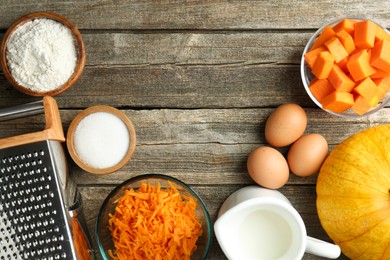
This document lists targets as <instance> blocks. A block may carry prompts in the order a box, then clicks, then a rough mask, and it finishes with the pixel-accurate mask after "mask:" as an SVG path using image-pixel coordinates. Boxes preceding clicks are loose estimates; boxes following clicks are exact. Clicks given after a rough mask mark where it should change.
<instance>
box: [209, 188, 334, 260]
mask: <svg viewBox="0 0 390 260" xmlns="http://www.w3.org/2000/svg"><path fill="white" fill-rule="evenodd" d="M214 231H215V235H216V237H217V240H218V242H219V244H220V246H221V248H222V250H223V252H224V253H225V255H226V256H227V258H229V259H230V260H236V259H237V260H242V259H245V260H252V259H262V260H268V259H269V260H271V259H272V260H274V259H279V260H294V259H297V260H298V259H301V258H302V257H303V255H304V253H305V252H307V253H310V254H314V255H318V256H322V257H327V258H338V257H339V256H340V254H341V250H340V247H339V246H337V245H335V244H331V243H328V242H325V241H321V240H318V239H315V238H312V237H309V236H307V234H306V227H305V224H304V223H303V220H302V218H301V216H300V215H299V213H298V212H297V211H296V210H295V208H294V207H293V206H292V205H291V203H290V202H289V201H288V199H287V198H286V197H285V196H284V195H283V194H282V193H280V192H279V191H276V190H269V189H264V188H261V187H259V186H248V187H245V188H242V189H240V190H238V191H236V192H234V193H232V194H231V195H230V196H229V197H228V198H227V199H226V200H225V202H224V203H223V204H222V206H221V208H220V210H219V213H218V219H217V221H216V222H215V224H214Z"/></svg>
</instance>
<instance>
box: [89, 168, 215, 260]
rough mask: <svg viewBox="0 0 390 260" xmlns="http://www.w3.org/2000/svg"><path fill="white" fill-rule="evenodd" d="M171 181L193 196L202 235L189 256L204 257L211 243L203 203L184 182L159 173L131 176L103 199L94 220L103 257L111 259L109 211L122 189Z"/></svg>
mask: <svg viewBox="0 0 390 260" xmlns="http://www.w3.org/2000/svg"><path fill="white" fill-rule="evenodd" d="M169 182H171V183H172V184H173V185H174V186H175V187H176V188H177V190H178V191H179V192H180V194H182V195H185V196H189V197H191V198H193V199H194V200H195V202H196V205H197V207H196V214H197V216H198V217H199V220H200V221H201V223H202V235H201V236H200V237H199V238H198V241H197V242H196V245H197V249H196V250H195V252H194V253H193V255H192V256H191V259H206V256H207V254H208V251H209V249H210V245H211V237H212V228H211V220H210V215H209V213H208V211H207V209H206V206H205V204H204V203H203V201H202V199H201V198H200V197H199V195H198V194H197V193H196V192H195V191H194V190H192V189H191V188H190V187H189V186H188V185H186V184H185V183H184V182H182V181H180V180H178V179H176V178H173V177H170V176H167V175H161V174H145V175H140V176H136V177H133V178H131V179H129V180H127V181H124V182H123V183H122V184H120V185H118V186H117V187H116V188H115V189H114V190H113V191H111V193H110V194H109V195H108V196H107V198H106V199H105V200H104V202H103V204H102V206H101V208H100V211H99V215H98V218H97V222H96V230H95V234H96V241H97V245H98V247H99V252H100V254H101V256H102V257H103V259H111V257H110V255H109V253H108V250H110V249H111V250H113V249H114V244H113V241H112V237H111V233H110V230H109V228H108V220H109V213H114V211H115V207H116V201H117V200H118V199H119V198H120V197H122V196H123V194H124V191H125V190H127V189H130V188H133V189H134V190H137V189H138V188H139V187H140V185H141V184H142V183H146V184H152V185H157V184H158V183H160V185H161V188H165V187H169Z"/></svg>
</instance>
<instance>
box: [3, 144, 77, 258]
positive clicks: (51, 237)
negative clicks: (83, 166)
mask: <svg viewBox="0 0 390 260" xmlns="http://www.w3.org/2000/svg"><path fill="white" fill-rule="evenodd" d="M49 142H50V141H48V140H45V141H40V142H35V143H31V144H24V145H19V146H14V147H9V148H5V149H0V260H5V259H76V256H75V251H74V246H73V242H72V235H71V231H70V227H69V222H68V219H67V214H68V212H67V210H66V209H65V207H64V206H63V205H64V198H63V195H62V193H61V190H62V188H61V185H62V184H61V179H60V178H58V173H57V169H56V167H55V162H54V161H53V151H52V149H51V147H50V143H49Z"/></svg>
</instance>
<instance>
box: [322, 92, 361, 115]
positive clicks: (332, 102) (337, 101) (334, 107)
mask: <svg viewBox="0 0 390 260" xmlns="http://www.w3.org/2000/svg"><path fill="white" fill-rule="evenodd" d="M353 103H354V99H353V95H352V94H351V93H349V92H339V91H334V92H332V93H330V94H329V95H327V96H326V97H324V98H323V99H322V102H321V104H322V107H323V108H324V109H326V110H330V111H333V112H336V113H343V112H344V111H345V110H347V109H348V108H350V107H352V105H353Z"/></svg>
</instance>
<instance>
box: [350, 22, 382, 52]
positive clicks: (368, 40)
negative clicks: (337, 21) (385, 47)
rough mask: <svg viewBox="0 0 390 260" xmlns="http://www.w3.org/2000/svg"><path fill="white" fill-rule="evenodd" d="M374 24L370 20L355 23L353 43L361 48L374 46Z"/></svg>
mask: <svg viewBox="0 0 390 260" xmlns="http://www.w3.org/2000/svg"><path fill="white" fill-rule="evenodd" d="M376 26H377V25H376V24H375V23H373V22H372V21H370V20H364V21H361V22H357V23H355V34H354V40H355V45H356V47H358V48H361V49H368V48H372V47H374V43H375V31H376Z"/></svg>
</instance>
